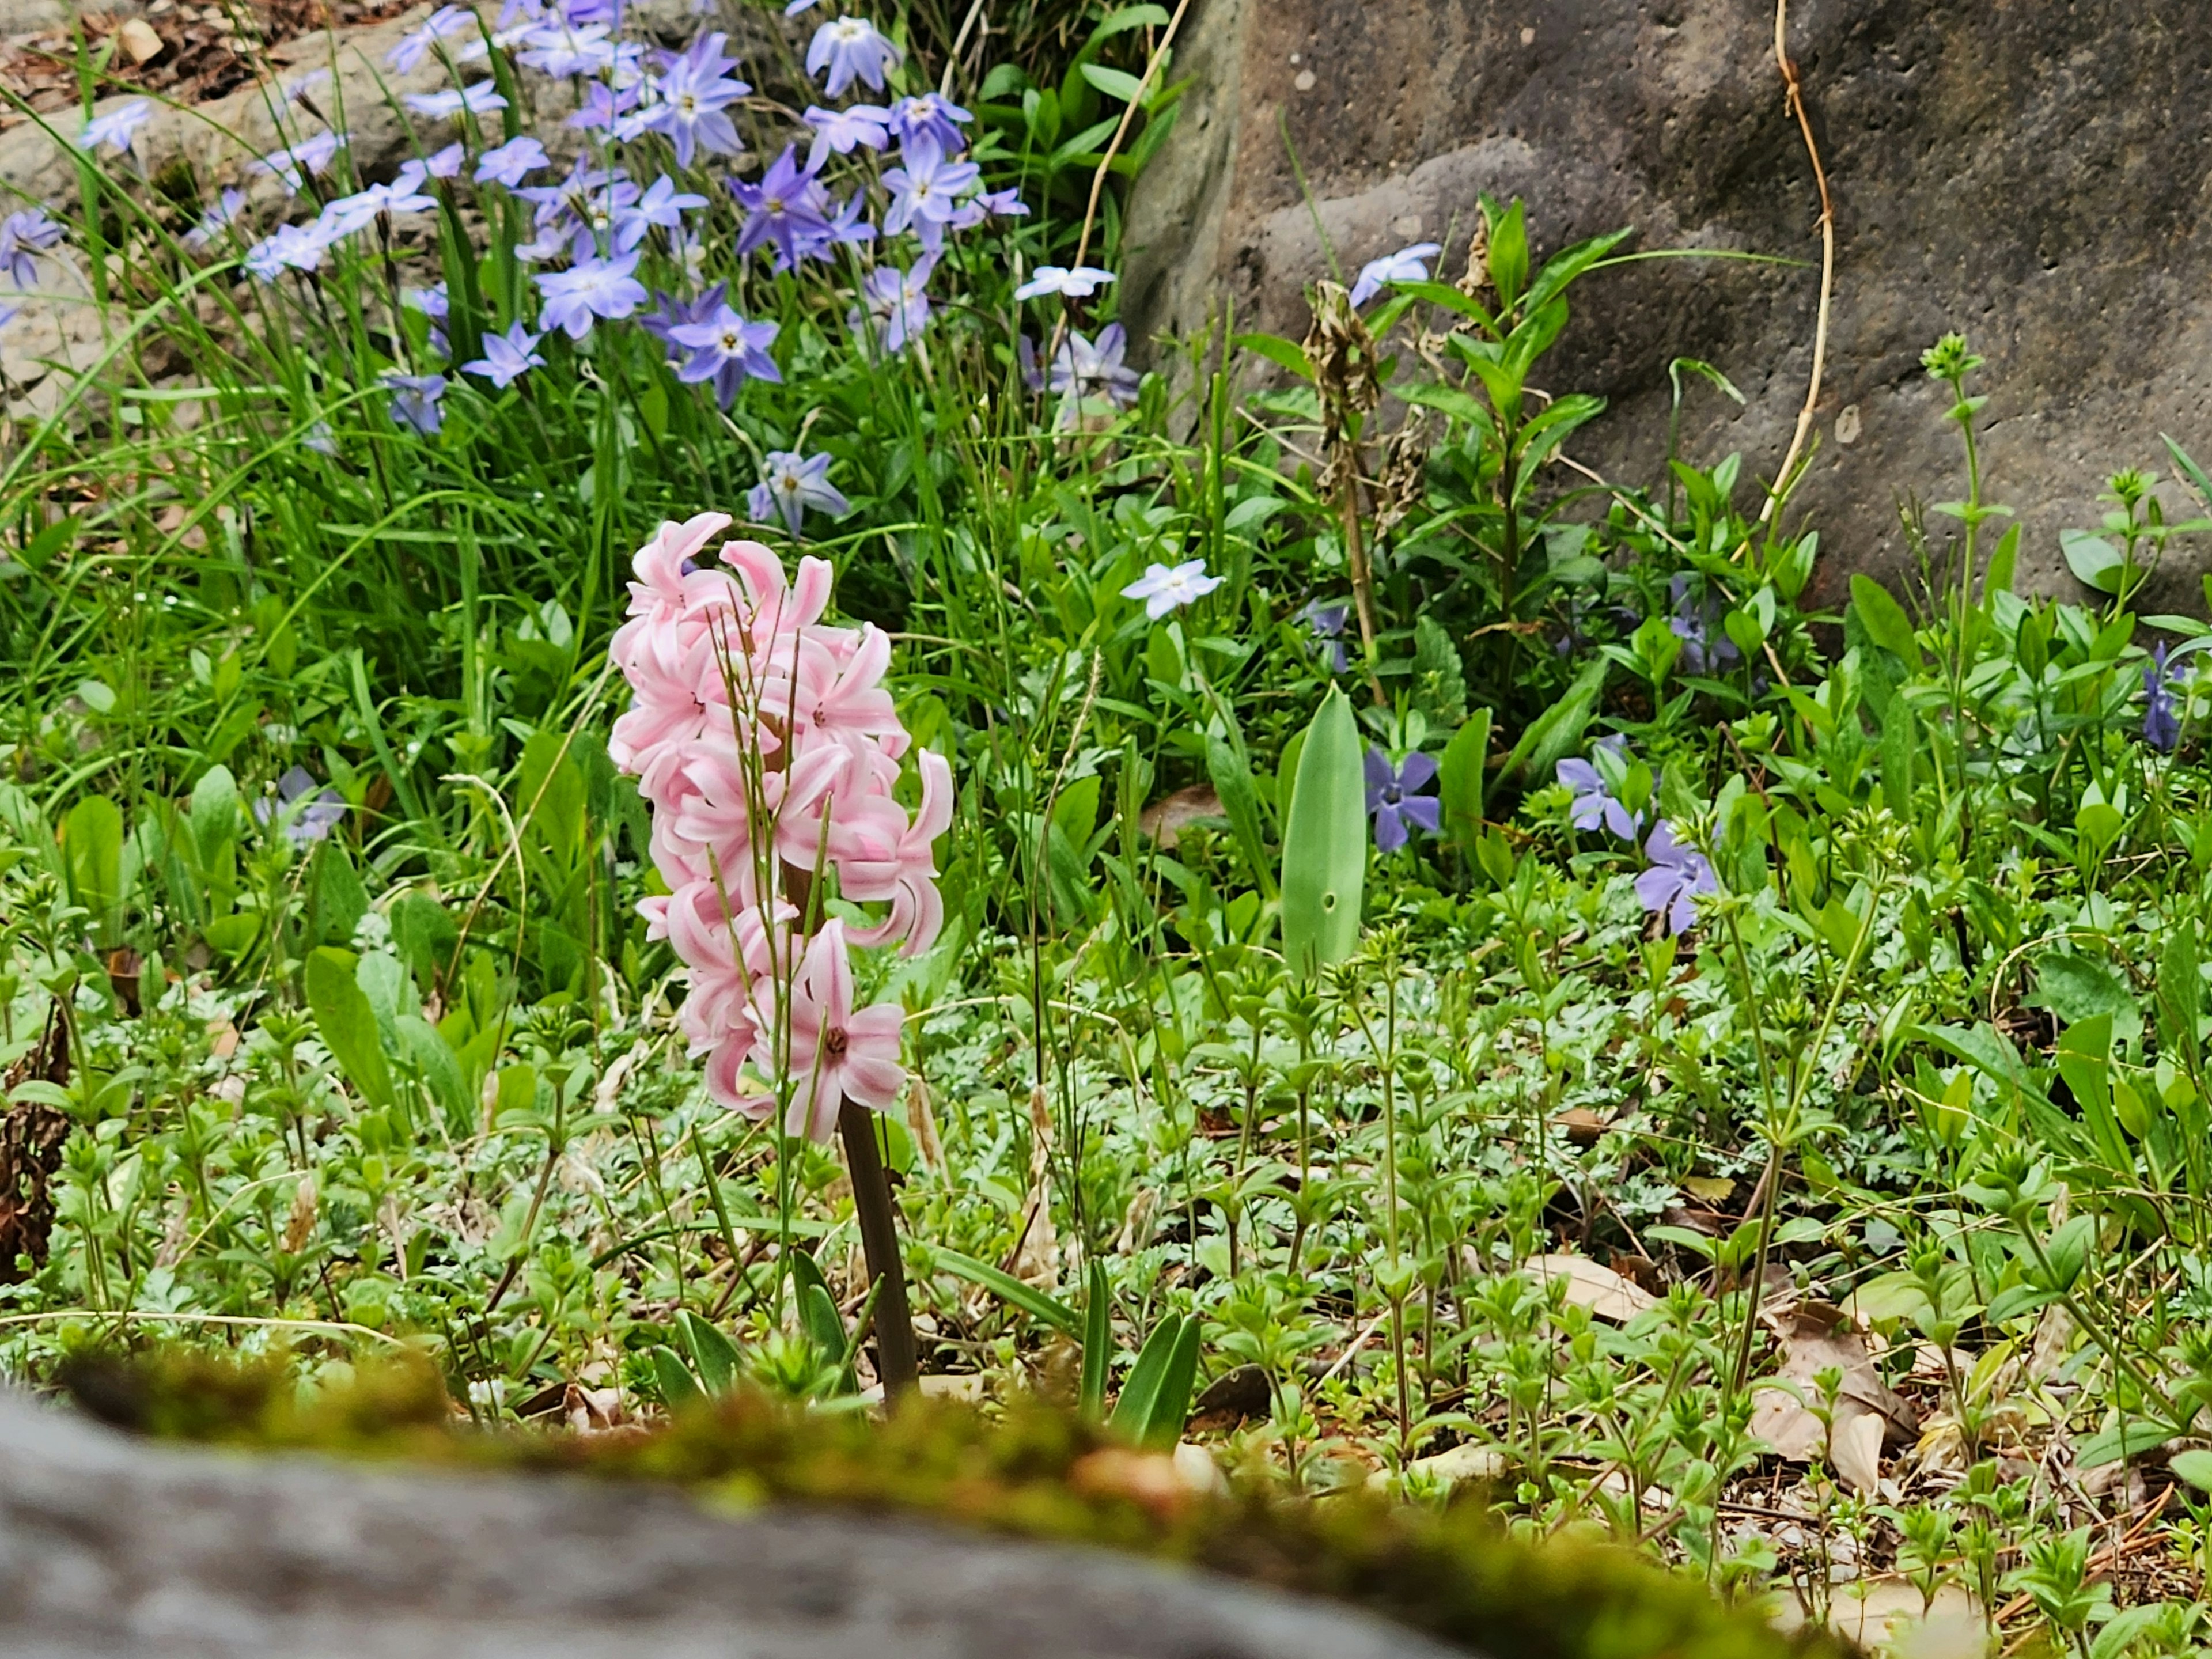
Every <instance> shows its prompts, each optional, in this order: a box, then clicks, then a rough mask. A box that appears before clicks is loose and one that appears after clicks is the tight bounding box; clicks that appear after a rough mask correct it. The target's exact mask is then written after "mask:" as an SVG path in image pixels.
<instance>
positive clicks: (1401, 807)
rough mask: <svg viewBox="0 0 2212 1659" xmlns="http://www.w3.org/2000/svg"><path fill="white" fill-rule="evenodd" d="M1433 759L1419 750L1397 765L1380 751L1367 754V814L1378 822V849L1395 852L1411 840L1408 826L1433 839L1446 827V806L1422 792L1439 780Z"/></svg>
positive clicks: (1376, 823) (1370, 751)
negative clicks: (1444, 815)
mask: <svg viewBox="0 0 2212 1659" xmlns="http://www.w3.org/2000/svg"><path fill="white" fill-rule="evenodd" d="M1436 776H1437V763H1436V759H1435V757H1433V756H1430V755H1425V754H1423V753H1422V752H1421V751H1420V750H1418V749H1416V750H1413V753H1412V754H1410V755H1408V756H1407V757H1406V758H1405V759H1404V760H1403V761H1402V762H1401V763H1399V764H1398V765H1396V766H1393V765H1391V764H1390V757H1389V756H1388V755H1386V754H1384V753H1383V751H1382V750H1380V749H1370V750H1368V751H1367V814H1368V816H1369V817H1371V818H1373V819H1374V820H1375V850H1376V852H1378V853H1395V852H1396V851H1397V850H1398V849H1399V848H1401V847H1403V846H1404V845H1405V844H1406V842H1407V840H1408V839H1409V836H1408V832H1407V825H1408V824H1411V825H1412V826H1413V828H1414V829H1421V830H1425V831H1426V832H1427V833H1428V834H1430V835H1431V836H1433V835H1435V834H1436V833H1437V829H1439V828H1441V827H1442V824H1443V802H1442V801H1440V800H1438V799H1437V798H1436V796H1434V795H1432V794H1423V793H1419V792H1420V791H1422V790H1424V789H1426V788H1427V787H1428V786H1429V785H1430V784H1431V783H1433V782H1435V781H1436Z"/></svg>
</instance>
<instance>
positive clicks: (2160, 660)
mask: <svg viewBox="0 0 2212 1659" xmlns="http://www.w3.org/2000/svg"><path fill="white" fill-rule="evenodd" d="M2179 678H2181V676H2180V675H2179V674H2178V673H2175V672H2173V671H2171V670H2169V669H2168V668H2167V667H2166V641H2164V640H2160V641H2159V642H2158V644H2157V645H2156V646H2155V647H2154V648H2153V649H2152V651H2151V656H2150V660H2149V661H2148V663H2146V664H2144V665H2143V727H2142V732H2143V741H2144V742H2145V743H2147V744H2149V745H2150V746H2151V747H2152V748H2154V749H2155V750H2158V752H2159V753H2160V754H2161V755H2171V754H2172V752H2173V751H2174V749H2175V747H2176V745H2178V744H2179V743H2180V742H2181V714H2180V711H2179V708H2176V707H2175V704H2174V697H2173V684H2174V682H2175V681H2176V680H2178V679H2179Z"/></svg>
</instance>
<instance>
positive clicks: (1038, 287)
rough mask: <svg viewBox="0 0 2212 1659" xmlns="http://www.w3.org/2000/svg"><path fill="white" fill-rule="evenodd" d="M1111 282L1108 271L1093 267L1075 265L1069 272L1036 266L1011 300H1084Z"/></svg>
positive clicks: (1111, 276)
mask: <svg viewBox="0 0 2212 1659" xmlns="http://www.w3.org/2000/svg"><path fill="white" fill-rule="evenodd" d="M1026 211H1027V210H1026V209H1024V212H1026ZM1113 280H1114V273H1113V272H1112V271H1110V270H1099V269H1097V267H1096V266H1094V265H1077V266H1076V267H1075V268H1074V269H1073V270H1070V269H1068V268H1067V267H1066V266H1065V265H1039V266H1038V267H1037V268H1036V270H1033V271H1031V272H1030V279H1029V281H1027V282H1026V283H1023V284H1022V285H1021V286H1020V287H1019V288H1018V289H1015V290H1014V298H1016V299H1017V300H1037V299H1042V298H1043V297H1044V296H1045V295H1048V294H1057V295H1060V297H1061V298H1062V299H1064V300H1087V299H1089V298H1090V297H1091V295H1094V294H1096V293H1097V291H1098V290H1099V289H1102V288H1103V287H1104V286H1105V285H1106V284H1107V283H1110V282H1112V281H1113Z"/></svg>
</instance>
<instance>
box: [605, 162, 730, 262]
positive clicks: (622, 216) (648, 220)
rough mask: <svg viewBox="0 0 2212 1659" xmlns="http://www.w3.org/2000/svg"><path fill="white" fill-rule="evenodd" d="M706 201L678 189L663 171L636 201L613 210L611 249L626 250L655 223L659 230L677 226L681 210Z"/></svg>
mask: <svg viewBox="0 0 2212 1659" xmlns="http://www.w3.org/2000/svg"><path fill="white" fill-rule="evenodd" d="M706 205H707V198H706V197H703V196H698V195H694V194H693V193H692V192H691V191H679V190H678V189H677V188H676V184H675V181H674V180H673V179H670V178H669V176H668V175H667V174H666V173H663V174H661V175H660V177H659V178H658V179H654V180H653V183H652V184H651V185H647V187H646V191H645V193H644V194H643V195H642V196H640V197H638V198H637V200H636V201H635V202H633V203H631V204H629V205H628V206H626V207H623V208H618V209H617V210H616V211H615V216H614V242H615V252H617V253H627V252H629V251H630V250H631V249H632V248H634V247H635V246H637V245H638V244H639V243H640V242H641V241H643V240H645V234H646V233H647V231H649V230H651V229H652V228H653V227H654V226H656V225H658V226H659V228H661V229H663V230H671V231H672V230H681V229H682V228H684V214H685V213H687V212H688V211H690V210H691V209H693V208H702V207H704V206H706Z"/></svg>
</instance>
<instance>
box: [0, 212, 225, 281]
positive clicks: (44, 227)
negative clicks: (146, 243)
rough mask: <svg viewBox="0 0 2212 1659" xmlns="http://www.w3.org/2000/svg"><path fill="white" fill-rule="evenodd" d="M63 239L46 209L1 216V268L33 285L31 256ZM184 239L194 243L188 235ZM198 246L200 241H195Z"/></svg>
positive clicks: (34, 271) (34, 268)
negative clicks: (47, 214) (2, 217)
mask: <svg viewBox="0 0 2212 1659" xmlns="http://www.w3.org/2000/svg"><path fill="white" fill-rule="evenodd" d="M234 196H235V197H238V199H239V200H240V202H243V201H244V200H245V199H246V198H245V197H244V196H243V195H242V194H241V193H240V192H239V191H234V190H227V191H224V192H223V199H224V200H225V201H228V200H229V198H230V197H234ZM61 239H62V228H61V227H60V226H59V225H58V224H56V223H55V222H53V221H52V219H49V218H48V217H47V216H46V210H45V209H44V208H25V209H23V210H21V211H20V212H17V213H11V214H9V216H7V217H6V218H5V219H0V270H5V271H6V272H7V273H8V274H9V276H12V277H14V278H15V286H16V287H17V288H30V287H32V286H33V285H35V284H36V283H37V282H38V280H39V264H38V261H37V260H36V259H35V258H33V257H32V256H33V254H39V253H44V252H46V251H47V250H48V249H49V248H51V247H52V246H54V245H55V244H57V243H58V242H59V241H60V240H61ZM185 241H186V242H188V243H190V242H191V235H190V234H187V235H186V236H185ZM192 245H193V246H198V244H197V243H193V244H192Z"/></svg>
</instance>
